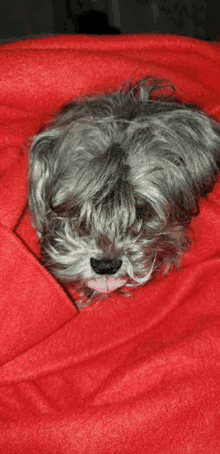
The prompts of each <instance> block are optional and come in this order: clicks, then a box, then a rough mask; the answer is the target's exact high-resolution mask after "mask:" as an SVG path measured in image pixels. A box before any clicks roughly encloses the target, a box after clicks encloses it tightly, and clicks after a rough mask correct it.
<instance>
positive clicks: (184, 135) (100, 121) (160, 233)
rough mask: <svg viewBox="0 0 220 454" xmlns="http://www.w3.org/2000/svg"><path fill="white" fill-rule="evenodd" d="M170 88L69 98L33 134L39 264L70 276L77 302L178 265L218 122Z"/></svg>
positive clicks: (208, 184) (148, 83) (207, 178)
mask: <svg viewBox="0 0 220 454" xmlns="http://www.w3.org/2000/svg"><path fill="white" fill-rule="evenodd" d="M167 89H170V90H171V91H172V94H168V95H164V90H167ZM174 94H175V89H174V87H173V86H172V84H170V83H169V82H167V81H164V80H158V79H157V78H154V77H152V76H148V77H146V78H144V79H142V80H141V81H139V82H138V83H136V84H135V85H134V86H132V85H131V84H129V83H126V84H125V85H123V86H122V87H121V88H120V89H119V90H117V91H116V92H113V93H109V94H100V95H95V94H94V95H91V96H89V97H83V98H80V99H78V100H75V101H70V102H68V103H67V104H65V105H64V106H63V107H62V109H61V110H60V111H59V112H58V113H57V115H56V117H55V118H54V119H52V121H51V122H50V123H49V124H47V125H46V126H45V127H44V128H43V129H41V131H40V132H39V134H38V135H37V136H36V137H34V138H33V139H32V141H31V146H30V170H29V186H28V187H29V207H30V213H31V217H32V222H33V225H34V227H35V229H36V231H37V233H38V236H39V239H40V244H41V248H42V263H43V264H44V265H45V266H46V268H47V269H48V270H49V271H50V272H51V273H52V274H53V275H54V276H55V278H57V279H58V280H59V281H61V282H62V283H63V284H64V285H75V284H76V283H77V291H78V295H79V297H78V299H77V301H76V304H77V305H78V307H81V306H83V305H86V304H89V303H90V302H91V301H94V298H98V297H100V296H102V297H106V296H107V294H108V293H109V292H113V291H118V292H120V293H124V294H128V293H129V291H128V290H127V289H128V288H131V287H135V286H140V285H143V284H145V283H146V282H147V281H148V280H149V279H151V278H152V277H153V276H155V274H156V273H161V272H162V273H166V272H167V271H168V270H169V269H170V268H171V267H172V266H176V267H178V266H179V265H180V263H181V256H182V254H183V252H184V251H186V250H187V249H188V247H189V244H190V241H189V238H190V235H189V231H190V230H189V225H190V220H191V218H192V216H196V215H197V214H198V212H199V200H200V197H205V196H206V195H207V193H208V192H210V191H211V190H212V189H213V186H214V183H215V181H216V176H217V174H218V172H219V170H218V167H219V161H220V132H219V131H220V128H219V125H218V123H217V122H216V121H215V120H213V119H212V118H211V117H209V116H208V115H207V114H205V113H204V112H202V111H201V110H200V109H199V108H197V107H195V106H193V105H192V104H185V103H182V102H180V101H178V100H177V99H176V98H175V96H174Z"/></svg>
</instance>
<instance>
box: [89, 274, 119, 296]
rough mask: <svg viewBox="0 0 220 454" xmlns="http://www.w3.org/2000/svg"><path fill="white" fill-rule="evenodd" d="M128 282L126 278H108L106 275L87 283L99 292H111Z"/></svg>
mask: <svg viewBox="0 0 220 454" xmlns="http://www.w3.org/2000/svg"><path fill="white" fill-rule="evenodd" d="M126 282H127V280H126V279H114V278H113V277H110V278H108V279H107V278H106V276H104V277H100V278H99V279H91V280H90V281H88V282H87V285H88V287H90V288H93V289H95V290H96V291H97V292H99V293H109V292H113V291H114V290H116V289H117V288H119V287H122V286H123V285H124V284H125V283H126Z"/></svg>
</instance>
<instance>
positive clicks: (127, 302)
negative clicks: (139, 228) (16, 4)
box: [0, 35, 220, 454]
mask: <svg viewBox="0 0 220 454" xmlns="http://www.w3.org/2000/svg"><path fill="white" fill-rule="evenodd" d="M0 62H1V75H0V128H1V134H0V152H1V160H0V172H1V178H0V194H1V196H0V235H1V240H0V249H1V255H0V266H1V270H0V286H1V287H0V288H1V298H0V304H1V324H0V361H1V367H0V386H1V388H0V452H1V453H3V454H9V453H10V454H26V453H27V454H35V453H36V454H39V453H43V454H51V453H52V454H73V453H76V454H88V453H89V454H95V453H99V454H142V453H143V454H148V453H149V454H156V453H158V454H203V453H206V454H212V453H213V454H216V453H218V452H220V415H219V413H220V378H219V377H220V326H219V315H220V254H219V252H220V200H219V195H220V185H219V184H217V185H216V186H215V189H214V192H213V193H211V194H209V196H208V198H207V200H204V201H203V202H202V203H201V211H200V214H199V216H198V217H197V218H195V219H194V220H193V222H192V228H193V230H194V235H195V240H194V243H193V245H192V248H191V250H190V251H189V252H188V253H187V254H186V255H185V258H184V263H183V268H182V269H181V270H180V271H178V272H174V271H173V272H170V273H169V275H168V276H167V277H165V278H164V279H158V280H156V281H154V282H151V283H149V284H147V285H146V286H145V287H144V288H141V289H136V290H134V294H133V297H131V298H126V297H122V296H121V297H120V296H117V295H114V294H112V295H110V298H109V299H108V300H105V301H104V302H102V303H101V304H100V305H97V306H91V307H88V308H86V309H84V310H82V311H81V312H78V311H77V309H76V308H75V307H74V305H73V302H72V300H71V296H70V295H68V294H67V293H65V291H64V290H63V288H62V287H61V286H60V285H59V284H58V283H57V282H56V281H55V279H54V278H53V277H52V276H51V275H50V274H49V273H48V272H47V271H46V270H45V269H44V268H43V267H42V266H41V264H40V263H39V261H38V246H37V238H36V234H35V232H34V230H33V228H32V227H31V224H30V221H29V218H28V210H27V197H26V180H27V154H28V152H27V150H26V148H25V147H24V146H23V143H24V140H25V139H27V138H28V137H29V136H31V135H33V134H34V133H36V131H37V130H38V128H39V126H40V125H41V124H42V123H43V122H44V121H45V120H46V119H47V118H48V115H49V114H51V112H53V111H54V110H56V109H57V107H58V106H59V105H60V104H62V103H63V102H64V101H66V100H67V99H68V98H70V97H72V96H76V95H79V94H82V93H85V92H90V91H92V90H93V91H94V90H95V91H100V90H104V91H106V90H112V89H115V88H117V87H118V86H119V85H120V84H121V83H122V82H123V81H124V80H125V79H128V78H129V77H133V80H137V79H139V78H141V77H143V76H145V75H148V74H156V75H157V76H161V77H165V78H168V79H169V80H170V81H171V82H173V83H174V84H175V85H176V87H177V91H178V92H179V96H180V97H182V98H183V99H186V100H190V101H193V102H196V103H197V104H199V105H200V106H202V107H204V108H205V109H206V110H207V111H208V112H210V113H212V114H214V115H215V116H216V118H217V119H219V120H220V81H219V78H220V67H219V65H220V53H219V51H218V48H217V46H214V45H211V44H208V43H205V42H202V41H197V40H193V39H190V38H183V37H176V36H168V35H167V36H166V35H161V36H160V35H130V36H129V35H128V36H113V37H89V36H56V37H48V38H39V39H32V40H25V41H21V42H18V43H9V44H7V45H2V46H0Z"/></svg>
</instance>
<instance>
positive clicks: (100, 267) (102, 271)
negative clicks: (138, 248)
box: [87, 258, 127, 293]
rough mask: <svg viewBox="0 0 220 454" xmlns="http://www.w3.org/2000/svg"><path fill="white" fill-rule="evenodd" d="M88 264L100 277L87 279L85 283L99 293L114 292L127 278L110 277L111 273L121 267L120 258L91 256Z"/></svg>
mask: <svg viewBox="0 0 220 454" xmlns="http://www.w3.org/2000/svg"><path fill="white" fill-rule="evenodd" d="M90 265H91V268H92V269H93V271H95V272H96V274H98V275H99V276H100V277H97V278H96V279H90V280H88V281H87V285H88V287H90V288H92V289H94V290H96V291H97V292H99V293H109V292H114V291H115V290H116V289H118V288H120V287H122V286H123V285H125V284H126V282H127V279H123V278H120V277H118V278H114V277H111V275H112V274H115V273H117V271H118V270H119V269H120V268H121V266H122V260H121V259H94V258H91V259H90Z"/></svg>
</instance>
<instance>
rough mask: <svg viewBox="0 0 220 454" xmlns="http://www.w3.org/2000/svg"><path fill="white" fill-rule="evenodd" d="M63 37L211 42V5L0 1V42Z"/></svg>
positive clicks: (214, 23) (215, 13) (198, 1)
mask: <svg viewBox="0 0 220 454" xmlns="http://www.w3.org/2000/svg"><path fill="white" fill-rule="evenodd" d="M59 33H61V34H63V33H70V34H71V33H74V34H75V33H80V34H81V33H87V34H120V33H124V34H131V33H170V34H177V35H182V36H192V37H195V38H199V39H205V40H208V41H209V40H211V41H212V40H216V39H218V36H220V25H219V5H218V2H217V1H216V0H215V1H214V0H209V2H208V3H207V2H206V1H205V0H195V1H192V0H179V1H176V2H175V1H171V0H148V1H144V0H1V4H0V42H5V41H6V42H7V41H10V40H14V39H21V38H22V37H29V36H44V35H53V34H59Z"/></svg>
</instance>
